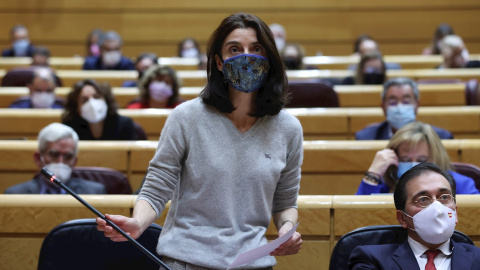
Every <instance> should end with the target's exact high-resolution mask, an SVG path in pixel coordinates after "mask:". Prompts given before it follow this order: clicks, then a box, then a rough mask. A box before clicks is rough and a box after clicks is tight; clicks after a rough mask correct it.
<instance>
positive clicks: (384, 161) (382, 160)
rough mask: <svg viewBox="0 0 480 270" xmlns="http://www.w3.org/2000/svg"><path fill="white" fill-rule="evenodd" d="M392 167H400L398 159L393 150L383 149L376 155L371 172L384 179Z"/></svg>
mask: <svg viewBox="0 0 480 270" xmlns="http://www.w3.org/2000/svg"><path fill="white" fill-rule="evenodd" d="M390 165H395V166H398V157H397V154H395V151H393V150H392V149H383V150H380V151H378V152H377V153H376V154H375V158H374V159H373V162H372V165H370V168H369V169H368V171H369V172H372V173H376V174H378V175H379V176H380V177H382V176H383V175H384V174H385V172H386V171H387V169H388V167H390Z"/></svg>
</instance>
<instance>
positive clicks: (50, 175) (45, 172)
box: [40, 167, 171, 270]
mask: <svg viewBox="0 0 480 270" xmlns="http://www.w3.org/2000/svg"><path fill="white" fill-rule="evenodd" d="M40 172H41V173H42V174H43V176H45V178H47V179H48V180H50V181H52V182H53V183H55V184H56V185H57V186H59V187H61V188H63V189H64V190H65V191H67V192H68V193H69V194H70V195H72V196H73V197H75V199H77V200H78V201H79V202H80V203H82V204H83V205H84V206H85V207H87V208H88V209H90V211H92V212H93V213H95V215H97V216H98V217H100V218H101V219H103V220H105V221H106V222H107V223H108V225H110V226H112V228H114V229H115V230H116V231H117V232H119V233H120V234H121V235H123V236H124V237H125V238H127V240H128V241H130V242H131V243H132V244H133V245H134V246H135V247H137V248H138V249H140V250H141V251H142V252H143V253H145V254H146V255H147V256H148V257H150V259H152V260H153V261H155V262H156V263H157V264H158V265H160V266H162V267H164V268H165V269H167V270H171V269H170V267H168V266H167V265H166V264H165V263H164V262H162V261H161V260H160V259H159V258H157V257H156V256H155V255H153V254H152V253H151V252H150V251H149V250H148V249H146V248H145V247H144V246H142V245H141V244H140V243H138V242H137V240H135V239H133V238H132V237H131V236H130V235H128V234H127V233H126V232H125V231H124V230H122V229H121V228H120V227H118V226H117V225H116V224H115V223H113V222H112V221H111V220H109V219H108V218H106V217H105V216H104V215H103V214H102V213H100V212H99V211H98V210H97V209H95V208H94V207H93V206H91V205H90V204H89V203H87V202H86V201H85V200H83V199H82V198H80V197H79V196H78V195H77V193H75V192H73V190H71V189H70V188H69V187H67V186H66V185H65V184H64V183H62V181H60V179H58V178H57V177H56V176H55V174H54V173H52V172H51V171H50V170H49V169H47V168H46V167H43V168H42V170H41V171H40Z"/></svg>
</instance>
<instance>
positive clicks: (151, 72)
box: [138, 65, 182, 106]
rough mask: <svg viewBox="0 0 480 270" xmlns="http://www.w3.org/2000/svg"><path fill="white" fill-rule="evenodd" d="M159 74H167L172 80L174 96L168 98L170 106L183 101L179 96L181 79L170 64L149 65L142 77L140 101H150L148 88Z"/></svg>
mask: <svg viewBox="0 0 480 270" xmlns="http://www.w3.org/2000/svg"><path fill="white" fill-rule="evenodd" d="M158 76H167V77H169V78H170V79H171V80H172V92H173V94H172V96H171V97H170V98H169V99H168V102H167V104H168V106H174V105H175V104H177V103H179V102H181V101H182V99H180V96H179V89H180V84H181V83H180V80H179V79H178V77H177V73H176V72H175V70H174V69H173V68H171V67H169V66H159V65H153V66H151V67H149V68H148V69H147V70H146V71H145V72H144V73H143V76H142V77H141V78H140V81H139V83H138V89H139V90H140V101H141V102H142V103H148V101H149V100H150V91H149V89H148V87H149V85H150V83H152V82H153V81H155V79H156V78H157V77H158Z"/></svg>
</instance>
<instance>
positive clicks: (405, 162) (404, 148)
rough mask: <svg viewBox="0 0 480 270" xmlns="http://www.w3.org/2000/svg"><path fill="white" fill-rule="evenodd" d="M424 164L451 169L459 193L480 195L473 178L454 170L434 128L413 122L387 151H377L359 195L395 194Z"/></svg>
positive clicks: (390, 144) (393, 141)
mask: <svg viewBox="0 0 480 270" xmlns="http://www.w3.org/2000/svg"><path fill="white" fill-rule="evenodd" d="M422 162H431V163H435V164H436V165H437V166H438V167H439V168H441V169H442V170H447V171H448V172H449V173H450V174H451V175H452V177H453V178H454V179H455V182H456V184H457V190H456V192H457V194H478V193H480V192H479V191H478V190H477V188H476V187H475V182H474V180H473V179H471V178H470V177H467V176H464V175H461V174H459V173H457V172H455V171H454V168H453V166H452V164H451V162H450V158H449V157H448V153H447V151H446V150H445V147H444V146H443V144H442V141H441V140H440V138H439V137H438V135H437V133H436V132H435V131H434V130H433V129H432V127H431V126H430V125H428V124H424V123H421V122H413V123H410V124H407V125H405V126H403V127H402V128H400V129H399V130H398V131H397V132H396V133H395V135H393V137H392V138H391V139H390V141H389V143H388V145H387V148H386V149H383V150H380V151H378V152H377V154H376V155H375V158H374V159H373V162H372V164H371V165H370V168H369V169H368V171H367V172H366V173H365V175H364V178H363V179H362V182H361V183H360V186H359V187H358V190H357V193H356V194H357V195H369V194H374V193H389V192H392V191H393V190H394V189H395V185H396V183H397V181H398V179H400V176H402V174H404V173H405V172H406V171H408V170H409V169H410V168H412V167H414V166H415V165H417V164H419V163H422Z"/></svg>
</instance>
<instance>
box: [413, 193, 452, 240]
mask: <svg viewBox="0 0 480 270" xmlns="http://www.w3.org/2000/svg"><path fill="white" fill-rule="evenodd" d="M404 214H405V215H406V216H407V217H410V218H411V219H413V225H414V226H415V229H411V228H409V229H410V230H412V231H415V232H417V234H418V236H420V238H422V239H423V241H425V242H427V243H430V244H440V243H443V242H445V241H447V240H448V239H450V237H452V235H453V231H454V230H455V225H456V222H457V212H455V211H454V210H452V209H451V208H449V207H447V206H445V205H443V204H441V203H440V202H438V201H434V202H433V203H432V204H430V205H429V206H428V207H427V208H425V209H423V210H422V211H420V212H418V213H417V214H416V215H414V216H413V217H411V216H409V215H407V213H405V212H404Z"/></svg>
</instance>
